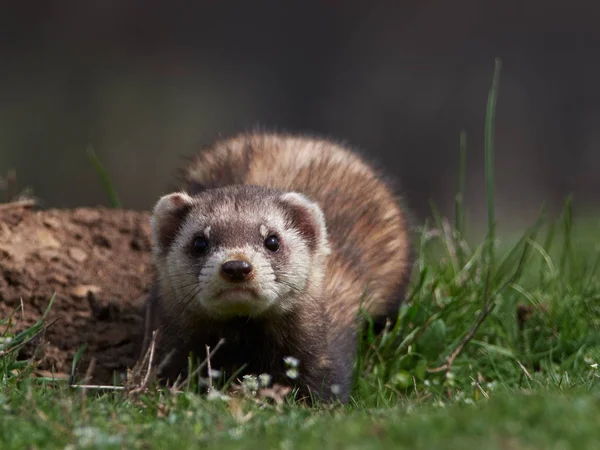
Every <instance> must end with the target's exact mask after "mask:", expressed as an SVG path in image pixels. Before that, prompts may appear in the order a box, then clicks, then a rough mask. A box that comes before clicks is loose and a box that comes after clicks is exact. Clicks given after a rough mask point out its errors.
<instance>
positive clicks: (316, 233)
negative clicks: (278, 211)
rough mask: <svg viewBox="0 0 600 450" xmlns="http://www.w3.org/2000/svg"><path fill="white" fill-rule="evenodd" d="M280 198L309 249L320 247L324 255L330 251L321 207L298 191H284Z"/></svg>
mask: <svg viewBox="0 0 600 450" xmlns="http://www.w3.org/2000/svg"><path fill="white" fill-rule="evenodd" d="M280 199H281V200H282V201H283V202H284V204H285V207H286V208H285V210H286V212H288V213H289V214H288V215H289V217H290V219H291V221H292V223H293V226H294V228H296V229H297V230H298V231H299V232H300V234H301V235H302V236H303V237H304V238H305V239H306V240H307V241H308V243H309V247H310V248H311V250H315V249H317V248H320V249H321V251H322V252H323V253H324V254H325V255H327V254H329V253H331V249H330V247H329V239H328V237H327V224H326V223H325V215H324V214H323V210H322V209H321V207H320V206H319V205H318V204H317V203H316V202H314V201H312V200H310V199H309V198H308V197H306V196H305V195H303V194H300V193H298V192H286V193H285V194H283V195H282V196H281V197H280Z"/></svg>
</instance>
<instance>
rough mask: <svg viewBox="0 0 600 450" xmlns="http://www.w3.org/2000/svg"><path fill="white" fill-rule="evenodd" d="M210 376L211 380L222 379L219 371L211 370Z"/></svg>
mask: <svg viewBox="0 0 600 450" xmlns="http://www.w3.org/2000/svg"><path fill="white" fill-rule="evenodd" d="M208 376H209V377H210V378H220V377H221V372H220V371H219V370H214V369H211V370H210V372H208Z"/></svg>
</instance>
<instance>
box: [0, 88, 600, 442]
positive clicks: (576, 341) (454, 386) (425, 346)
mask: <svg viewBox="0 0 600 450" xmlns="http://www.w3.org/2000/svg"><path fill="white" fill-rule="evenodd" d="M496 86H497V78H495V81H494V85H493V87H492V89H491V91H490V102H489V108H488V111H487V122H486V127H487V133H486V136H487V138H486V139H487V141H486V145H485V147H486V170H487V185H486V190H487V193H488V205H489V229H488V233H487V236H486V238H485V239H484V240H483V241H482V242H481V243H475V244H473V243H472V242H468V240H466V239H465V238H464V236H465V235H466V234H467V233H466V231H465V213H464V210H463V207H462V204H461V201H460V199H461V196H460V195H459V196H457V212H456V217H455V219H453V220H452V221H449V220H446V219H444V218H441V217H437V216H436V218H435V220H434V221H433V222H432V223H431V224H425V225H424V226H423V227H422V228H421V229H420V232H419V233H418V236H417V238H416V240H417V246H418V248H419V259H418V261H417V266H416V268H415V272H414V277H413V281H412V284H411V289H410V292H409V298H408V301H407V302H406V304H405V306H404V307H403V308H402V310H401V313H400V318H399V320H398V322H397V324H396V326H395V327H394V328H391V329H388V330H386V331H385V332H384V334H383V335H381V336H374V335H373V334H372V333H371V332H367V333H365V335H364V336H363V337H362V338H361V342H360V346H361V351H360V356H359V358H358V360H357V363H356V368H355V380H354V391H353V398H352V401H351V403H350V404H349V405H345V406H342V405H332V406H322V405H321V406H316V407H314V408H308V407H305V406H302V405H298V404H293V403H291V402H284V403H282V404H277V403H274V402H270V401H268V400H267V399H265V398H261V397H259V396H256V395H253V394H252V393H247V394H245V395H240V396H234V397H233V398H232V397H228V396H225V395H214V396H211V397H210V398H207V397H205V396H200V395H197V394H196V393H194V391H193V389H189V390H184V391H182V392H179V393H172V392H168V391H164V390H159V389H150V390H149V391H148V392H144V393H142V394H138V395H131V394H130V395H127V394H126V393H124V392H122V391H102V392H96V391H92V390H88V391H86V392H83V391H82V390H81V389H77V388H72V387H69V386H68V385H67V384H66V383H62V384H61V383H56V382H52V383H51V382H46V381H44V380H36V379H34V378H33V377H32V376H31V375H30V371H31V366H30V365H28V363H27V362H19V361H17V360H16V359H15V354H16V350H17V349H18V348H19V346H20V345H21V343H22V342H23V340H25V339H27V338H28V336H30V335H32V334H34V333H36V332H37V331H39V328H41V327H42V326H43V324H42V322H40V324H39V326H38V327H34V328H33V329H31V330H28V331H27V332H26V333H25V334H23V335H19V336H12V335H10V331H7V332H6V333H5V334H4V336H3V337H2V339H1V340H0V448H3V449H4V448H6V449H8V448H19V449H21V448H187V447H194V448H196V447H202V448H212V447H214V448H220V449H223V448H225V449H226V448H281V449H292V448H321V447H325V448H357V449H358V448H361V449H362V448H382V447H383V448H388V447H389V448H411V449H414V448H467V447H468V446H472V445H474V446H476V448H486V449H495V448H498V449H540V448H556V449H569V448H573V449H575V448H577V449H587V448H590V449H591V448H600V383H599V381H600V368H599V366H598V364H600V277H599V274H600V272H599V270H598V269H599V262H600V252H599V250H600V248H599V245H600V244H599V243H598V240H597V236H598V235H599V233H600V221H597V220H592V219H573V217H572V214H571V207H570V204H569V203H568V202H567V203H566V205H565V209H564V211H563V213H562V215H561V216H560V217H557V218H541V219H540V221H539V222H537V223H535V224H532V227H531V228H530V229H528V230H524V231H523V233H522V235H520V236H516V237H509V238H503V239H500V238H499V237H498V236H497V235H496V233H495V228H494V227H495V223H496V218H495V217H494V205H493V194H494V189H493V188H494V184H493V172H492V167H493V160H492V157H493V146H492V142H493V113H494V103H495V90H496ZM463 150H464V149H463ZM461 154H462V155H463V157H461V160H463V162H464V155H465V152H464V151H462V152H461ZM462 166H463V167H464V164H463V165H462ZM459 186H461V187H459V194H460V192H461V191H462V189H463V188H462V186H464V175H463V173H462V171H461V176H460V177H459ZM4 328H5V327H4V326H2V327H0V330H3V329H4Z"/></svg>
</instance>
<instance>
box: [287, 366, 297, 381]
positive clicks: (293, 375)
mask: <svg viewBox="0 0 600 450" xmlns="http://www.w3.org/2000/svg"><path fill="white" fill-rule="evenodd" d="M285 374H286V376H287V377H288V378H291V379H292V380H293V379H295V378H296V377H297V376H298V369H288V370H287V371H286V372H285Z"/></svg>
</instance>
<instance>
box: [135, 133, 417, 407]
mask: <svg viewBox="0 0 600 450" xmlns="http://www.w3.org/2000/svg"><path fill="white" fill-rule="evenodd" d="M230 185H251V186H263V187H266V188H271V189H275V190H277V191H282V192H288V191H295V192H299V193H302V194H304V195H305V196H307V197H308V198H309V199H311V200H313V201H315V202H316V203H317V204H318V205H319V206H320V207H321V209H322V211H323V213H324V216H325V224H326V228H327V235H328V240H329V243H330V247H331V250H332V251H331V254H330V255H329V256H328V257H327V261H326V265H325V266H324V267H315V268H314V270H315V271H324V273H319V274H317V273H315V274H313V275H314V277H315V279H316V278H319V277H318V275H320V276H322V277H323V283H322V284H321V283H316V284H315V286H314V287H316V291H315V290H314V289H313V291H310V290H308V291H307V292H305V293H299V294H298V295H299V296H300V297H301V298H300V299H299V301H298V302H297V307H295V309H294V311H292V312H290V313H289V314H287V315H286V316H284V317H282V316H273V315H268V314H267V315H265V316H264V317H260V318H253V319H246V320H241V319H236V320H231V321H229V322H225V323H224V322H220V321H214V320H208V319H207V318H204V317H192V316H191V315H189V314H187V315H181V314H178V313H177V310H178V308H179V306H178V305H173V304H170V303H169V302H168V293H167V294H165V293H164V292H161V288H160V286H159V284H157V286H156V287H155V289H156V290H157V291H158V292H156V293H155V294H154V295H151V297H150V300H149V302H148V307H149V314H148V317H149V320H148V324H147V333H151V331H152V330H154V329H155V328H162V331H163V340H162V343H161V351H159V354H161V355H163V356H164V355H165V354H166V353H167V349H169V348H170V349H179V351H178V352H176V354H174V356H173V359H171V363H170V364H168V365H167V366H165V371H164V372H163V375H164V376H167V377H170V378H171V379H173V378H174V377H175V376H176V375H177V374H179V373H182V372H184V371H185V370H184V369H185V366H186V361H185V359H186V357H187V353H186V352H187V351H190V350H194V351H198V350H201V354H200V355H199V356H201V355H203V354H204V345H205V344H209V345H213V346H214V345H215V344H216V342H217V341H218V339H219V338H220V337H225V338H226V340H228V342H229V346H226V347H224V348H223V350H222V351H220V352H218V353H217V355H216V356H215V360H214V361H213V367H215V368H218V367H219V366H220V365H221V366H225V367H228V368H229V369H230V370H231V369H234V368H236V367H239V365H240V364H241V363H242V362H244V360H245V361H246V362H249V367H247V368H246V371H250V372H253V373H261V372H267V373H270V374H271V375H273V376H275V378H276V380H278V381H280V382H285V381H286V379H285V376H284V373H283V372H284V367H283V365H282V360H281V359H282V358H281V356H282V355H283V356H294V357H296V358H298V359H299V360H300V361H301V366H300V374H301V377H300V379H299V380H297V382H296V384H297V385H298V386H299V387H300V389H301V391H302V392H304V393H306V392H308V391H313V392H314V391H317V394H320V396H321V397H322V398H324V399H328V398H330V387H331V385H332V384H337V385H338V386H339V387H340V388H341V394H340V395H339V398H340V399H341V400H342V401H346V400H347V399H348V395H349V389H350V379H351V372H352V366H353V359H354V356H355V350H356V332H357V330H358V329H359V328H358V324H357V322H356V318H357V312H358V310H359V307H360V303H361V301H363V302H364V303H363V307H364V308H365V309H366V311H367V312H368V313H369V314H370V315H372V316H373V317H374V319H375V320H376V321H378V322H381V321H383V320H385V319H386V318H390V319H392V320H393V319H394V317H393V316H394V315H395V314H396V313H397V310H398V307H399V306H400V303H401V301H402V298H403V292H404V288H405V286H406V284H407V282H408V279H409V275H410V271H411V268H412V249H411V245H410V235H409V225H408V222H407V217H406V213H405V211H404V210H403V208H402V207H401V205H400V203H399V201H398V199H397V198H396V196H395V195H394V193H393V192H392V190H391V189H390V188H389V187H388V186H387V185H386V184H385V183H384V182H383V181H382V178H381V177H380V176H379V174H378V173H376V171H375V170H374V169H373V168H372V167H371V166H370V165H368V164H367V163H366V162H364V161H363V160H362V159H361V158H360V157H359V156H358V155H357V154H355V153H353V152H351V151H350V150H348V149H346V148H345V147H343V146H341V145H339V144H336V143H333V142H330V141H326V140H320V139H313V138H303V137H295V136H287V135H278V134H263V133H250V134H242V135H238V136H235V137H233V138H231V139H226V140H221V141H218V142H217V143H215V144H214V146H212V147H210V148H207V149H205V150H204V151H202V152H201V153H200V154H199V155H198V156H197V157H196V158H195V159H194V160H193V161H192V163H191V164H190V165H189V166H188V168H187V171H186V191H187V192H188V193H189V194H190V195H192V196H195V195H203V194H207V193H208V194H210V193H211V192H212V190H213V189H216V188H222V187H225V186H230ZM185 208H186V206H185V205H183V206H180V208H179V211H180V212H181V213H180V214H177V215H174V216H171V217H172V218H171V222H169V223H167V224H166V227H164V228H163V230H164V233H161V234H160V236H159V237H158V239H159V240H160V243H161V245H164V246H167V245H168V244H169V242H170V240H171V239H172V236H173V234H175V233H176V232H177V227H178V225H179V224H180V222H181V220H182V219H183V217H184V215H185V211H186V209H185ZM288 211H289V214H290V218H291V220H292V222H293V223H294V224H295V226H296V228H297V229H298V230H299V232H300V233H301V234H302V236H303V238H304V239H306V241H307V242H308V243H309V246H313V247H314V245H315V243H316V242H317V241H316V240H315V236H314V233H315V232H316V231H315V230H316V229H317V228H315V225H314V224H313V223H311V217H310V216H307V215H306V214H305V211H303V210H302V208H300V209H298V210H295V209H294V208H291V207H288ZM313 247H311V248H313ZM313 250H314V248H313ZM248 343H250V344H251V345H250V344H248ZM226 345H227V344H226ZM219 353H220V355H219ZM323 380H325V385H326V386H325V387H326V388H328V389H329V390H326V389H323V390H320V389H318V386H320V384H321V383H323ZM287 381H289V380H287Z"/></svg>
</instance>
